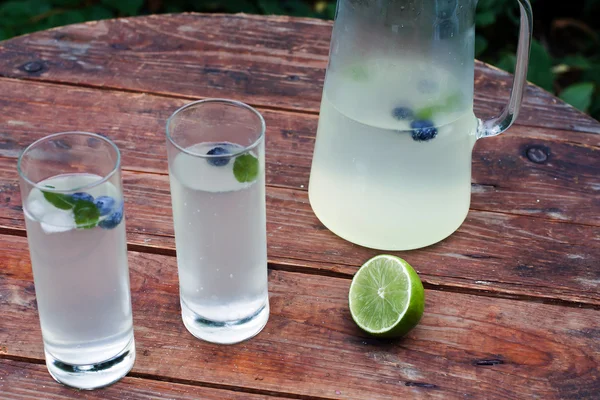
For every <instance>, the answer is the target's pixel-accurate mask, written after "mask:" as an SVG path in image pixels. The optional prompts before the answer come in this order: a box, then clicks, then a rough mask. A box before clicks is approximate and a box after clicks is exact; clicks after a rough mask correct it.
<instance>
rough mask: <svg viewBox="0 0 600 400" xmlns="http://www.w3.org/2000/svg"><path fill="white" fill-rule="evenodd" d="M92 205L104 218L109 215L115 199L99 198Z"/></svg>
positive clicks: (108, 197)
mask: <svg viewBox="0 0 600 400" xmlns="http://www.w3.org/2000/svg"><path fill="white" fill-rule="evenodd" d="M94 204H95V205H96V207H97V208H98V210H99V211H100V216H102V217H103V216H105V215H108V214H110V212H111V211H112V210H113V208H114V207H115V199H113V198H112V197H110V196H100V197H98V198H97V199H96V200H95V201H94Z"/></svg>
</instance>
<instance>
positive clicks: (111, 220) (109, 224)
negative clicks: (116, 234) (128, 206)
mask: <svg viewBox="0 0 600 400" xmlns="http://www.w3.org/2000/svg"><path fill="white" fill-rule="evenodd" d="M122 220H123V203H121V205H120V206H119V208H118V209H116V210H115V212H114V213H112V214H110V215H109V216H108V217H106V218H105V219H103V220H101V221H100V222H98V226H99V227H100V228H103V229H113V228H115V227H116V226H117V225H119V224H120V223H121V221H122Z"/></svg>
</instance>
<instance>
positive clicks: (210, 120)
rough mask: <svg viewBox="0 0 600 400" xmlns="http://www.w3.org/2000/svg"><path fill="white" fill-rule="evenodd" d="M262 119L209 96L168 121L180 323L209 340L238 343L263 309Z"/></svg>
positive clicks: (259, 324) (253, 330) (258, 323)
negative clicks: (180, 312) (208, 98)
mask: <svg viewBox="0 0 600 400" xmlns="http://www.w3.org/2000/svg"><path fill="white" fill-rule="evenodd" d="M264 133H265V122H264V120H263V118H262V116H261V115H260V114H259V113H258V112H257V111H256V110H254V109H253V108H252V107H250V106H248V105H246V104H243V103H240V102H237V101H231V100H221V99H210V100H202V101H197V102H194V103H191V104H188V105H186V106H184V107H182V108H180V109H179V110H177V111H176V112H175V113H174V114H173V115H172V116H171V117H170V118H169V121H168V122H167V151H168V155H169V176H170V181H171V197H172V202H173V222H174V226H175V243H176V247H177V265H178V269H179V292H180V299H181V309H182V317H183V323H184V324H185V326H186V328H187V329H188V330H189V331H190V333H192V335H194V336H196V337H198V338H200V339H203V340H206V341H209V342H213V343H224V344H230V343H237V342H240V341H242V340H245V339H248V338H250V337H252V336H254V335H256V334H257V333H258V332H260V331H261V330H262V328H263V327H264V326H265V324H266V323H267V319H268V317H269V299H268V291H267V244H266V240H267V235H266V211H265V169H264V165H265V162H264V154H265V149H264Z"/></svg>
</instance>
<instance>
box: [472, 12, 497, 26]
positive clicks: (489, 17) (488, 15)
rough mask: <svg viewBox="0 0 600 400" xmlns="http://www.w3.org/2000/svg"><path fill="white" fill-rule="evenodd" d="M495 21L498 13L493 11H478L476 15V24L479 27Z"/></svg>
mask: <svg viewBox="0 0 600 400" xmlns="http://www.w3.org/2000/svg"><path fill="white" fill-rule="evenodd" d="M494 22H496V14H494V12H492V11H486V12H482V13H477V16H476V17H475V24H476V25H477V26H479V27H484V26H488V25H492V24H493V23H494Z"/></svg>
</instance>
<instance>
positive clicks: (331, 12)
mask: <svg viewBox="0 0 600 400" xmlns="http://www.w3.org/2000/svg"><path fill="white" fill-rule="evenodd" d="M335 10H336V4H335V3H330V4H328V5H327V10H326V12H325V16H326V18H327V19H335Z"/></svg>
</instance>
